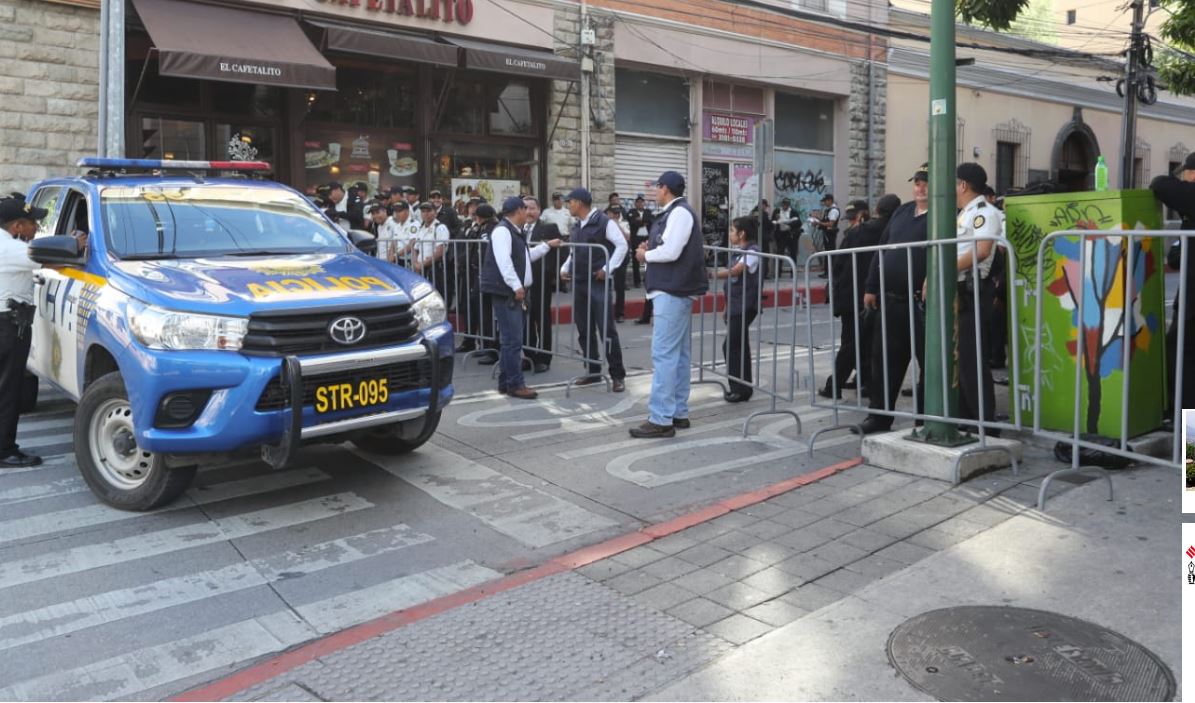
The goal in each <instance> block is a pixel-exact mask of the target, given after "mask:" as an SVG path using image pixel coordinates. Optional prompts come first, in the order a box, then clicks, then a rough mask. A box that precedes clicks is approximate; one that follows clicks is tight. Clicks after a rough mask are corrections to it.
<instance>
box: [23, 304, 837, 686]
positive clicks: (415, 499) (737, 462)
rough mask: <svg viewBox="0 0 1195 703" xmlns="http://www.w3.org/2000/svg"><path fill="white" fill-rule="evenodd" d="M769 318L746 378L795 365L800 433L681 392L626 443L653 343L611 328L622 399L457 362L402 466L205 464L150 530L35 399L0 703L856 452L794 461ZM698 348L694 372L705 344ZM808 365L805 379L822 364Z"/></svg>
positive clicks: (714, 389)
mask: <svg viewBox="0 0 1195 703" xmlns="http://www.w3.org/2000/svg"><path fill="white" fill-rule="evenodd" d="M779 313H780V314H779V315H776V316H774V317H776V318H777V319H778V320H779V322H778V323H777V324H779V325H780V327H779V328H778V329H777V330H774V331H772V332H769V333H767V334H764V335H762V337H763V340H764V341H763V344H762V349H761V351H760V356H761V368H762V369H765V370H766V372H765V373H764V374H763V377H764V378H765V379H766V385H768V386H769V387H771V383H772V381H771V378H772V375H771V367H772V364H773V359H775V360H776V361H775V365H776V369H777V372H776V378H777V384H778V386H777V389H778V391H779V392H780V394H781V395H782V396H783V397H784V398H785V399H787V398H788V397H790V396H791V394H792V393H793V392H794V389H793V386H792V384H791V382H790V381H789V380H788V379H789V378H790V377H789V376H788V371H787V367H786V365H787V364H789V363H795V364H796V365H797V369H798V371H799V374H798V376H797V379H796V384H797V386H798V387H797V388H796V390H795V392H796V394H797V395H796V396H795V399H796V401H797V402H796V403H795V404H791V403H788V402H780V403H778V405H777V407H778V408H781V409H790V408H795V409H797V410H799V411H800V414H801V417H802V428H801V431H800V432H799V433H798V431H797V427H796V422H795V421H794V420H793V419H792V417H791V416H789V415H764V416H761V417H758V418H755V419H753V420H752V421H751V423H750V428H749V430H750V435H751V436H750V438H749V439H746V440H743V439H742V438H741V431H742V425H743V420H744V419H745V418H746V417H747V416H748V415H749V414H751V413H755V412H760V411H767V410H769V409H770V408H771V405H770V402H769V400H770V399H769V398H768V397H767V396H766V394H764V393H757V394H756V397H755V399H753V401H752V402H750V403H747V404H740V405H731V404H727V403H725V402H724V401H723V400H722V398H721V394H722V388H721V386H719V385H715V384H713V383H700V384H697V385H695V386H694V390H693V398H692V418H693V428H692V429H690V430H687V431H684V432H682V433H681V434H680V435H679V436H678V437H677V438H675V439H673V440H654V441H642V440H632V439H631V438H630V437H629V436H628V435H627V432H626V431H627V428H628V427H629V426H631V425H633V424H637V423H638V422H641V421H642V420H643V419H644V418H645V416H646V401H647V395H648V390H649V386H650V375H649V373H648V371H647V369H648V368H649V366H650V327H644V326H637V325H634V324H632V323H631V322H628V323H625V324H623V325H620V332H621V333H622V336H623V346H624V353H625V356H626V363H627V366H628V368H629V370H630V373H631V376H630V378H629V379H628V391H627V393H625V394H611V393H608V392H606V391H605V389H604V388H603V387H601V386H594V387H589V388H584V389H572V390H571V392H570V393H569V397H566V394H565V387H564V384H565V382H566V381H567V380H568V379H569V378H570V377H572V376H574V375H576V374H578V373H580V372H581V366H580V365H579V364H578V363H577V362H565V361H561V360H557V362H556V363H554V365H553V369H552V370H551V371H550V372H549V373H547V374H540V375H530V376H529V377H528V378H529V382H531V383H534V384H536V385H537V386H540V387H541V397H540V399H539V400H538V401H534V402H527V401H516V400H512V399H509V398H505V397H501V396H498V395H497V393H495V392H494V391H493V389H494V388H495V386H496V384H495V382H494V381H493V380H492V379H491V376H490V375H491V373H492V369H491V368H490V367H485V366H478V365H476V363H474V362H473V361H465V360H459V361H458V365H457V369H456V377H455V382H456V386H457V393H458V395H457V399H456V400H455V402H453V403H452V404H451V405H450V406H449V407H448V408H447V409H446V410H445V413H444V417H443V421H442V422H441V425H440V430H439V432H438V433H437V435H436V436H435V438H434V439H433V440H432V442H431V443H429V444H428V445H426V446H425V447H424V448H423V449H421V450H420V451H418V452H417V453H415V454H413V455H410V456H406V457H401V458H390V457H379V456H371V455H368V454H364V453H361V452H358V451H356V450H354V449H353V448H352V446H351V445H337V446H327V445H325V446H316V447H310V448H307V449H305V450H304V451H303V452H302V454H301V455H300V457H299V459H298V460H297V462H296V463H295V465H294V466H293V468H290V469H288V470H286V471H281V472H275V471H271V470H270V469H269V468H268V467H267V466H266V465H265V464H263V463H261V462H258V461H249V462H246V463H240V464H231V465H218V466H204V467H202V468H201V471H200V473H199V475H198V478H197V481H196V485H195V486H194V487H193V488H192V489H191V491H189V492H188V493H187V494H186V495H185V496H184V497H183V498H182V499H180V500H179V501H177V502H176V503H175V504H173V505H170V506H167V507H166V508H163V509H161V510H158V511H155V512H153V513H148V514H133V513H126V512H121V511H118V510H114V509H111V508H108V507H106V506H104V505H102V504H100V503H99V502H98V501H97V500H96V499H95V498H94V497H93V496H92V494H91V493H90V492H89V491H88V490H87V487H86V486H85V484H84V483H83V481H82V479H81V478H80V476H79V474H78V470H77V468H76V466H75V459H74V455H73V453H72V452H73V450H72V446H71V427H72V422H73V411H74V405H73V403H71V402H70V401H69V400H68V399H66V398H64V397H62V396H60V395H57V394H56V393H55V392H54V391H50V390H48V389H43V390H44V392H43V394H42V398H41V402H40V404H39V408H38V410H37V411H36V412H35V413H33V414H30V415H27V416H25V417H23V418H22V421H21V425H20V430H19V437H18V440H19V442H20V444H21V445H22V447H24V448H26V449H29V450H32V451H34V452H37V453H39V454H41V455H42V456H43V457H45V458H46V464H45V465H44V466H42V467H39V468H36V469H31V470H19V471H6V472H4V473H3V474H0V654H2V656H0V700H6V699H18V700H19V699H31V698H42V699H84V700H87V699H116V698H160V697H164V696H167V695H169V694H171V693H176V692H179V691H181V690H183V689H185V688H187V687H189V686H191V685H194V684H196V683H200V682H203V681H206V680H209V679H212V678H215V677H217V676H219V675H221V674H223V673H227V672H229V671H232V670H234V669H236V668H239V667H241V666H243V665H244V664H245V663H247V662H250V661H252V660H254V659H256V658H259V657H262V656H264V655H267V654H270V653H273V652H277V651H280V650H282V649H285V648H288V647H291V646H293V645H295V644H298V643H300V642H303V641H306V640H309V639H312V638H315V637H318V636H320V635H323V634H327V633H331V632H335V631H338V630H341V629H344V628H346V627H349V626H351V625H354V624H357V623H360V622H364V621H366V620H369V619H372V618H374V617H377V616H380V615H382V614H384V613H387V612H391V611H394V610H399V609H403V608H407V607H410V606H414V605H417V604H419V603H423V602H426V601H428V600H431V599H434V598H437V597H440V596H444V595H447V594H450V593H453V592H456V591H459V590H462V589H465V588H468V587H470V586H473V585H476V584H478V583H482V582H484V581H488V580H491V579H494V578H497V577H499V576H501V575H503V574H506V573H510V572H512V571H516V570H518V569H521V568H525V567H527V566H530V565H534V564H538V563H541V562H543V561H545V560H546V559H548V558H550V557H552V556H555V555H558V554H561V553H565V552H568V551H571V550H574V549H577V548H579V547H582V546H585V545H588V544H592V543H595V542H598V541H601V540H603V539H607V538H609V537H612V536H615V535H618V534H622V533H625V532H629V531H633V530H636V529H638V528H640V527H642V526H643V525H644V524H646V523H650V522H655V521H658V520H661V519H665V518H667V517H670V516H673V515H676V514H679V513H683V512H687V511H689V510H691V509H693V508H694V507H697V506H700V505H704V504H706V503H708V502H710V501H713V500H716V499H719V498H723V497H726V496H730V495H735V494H738V493H742V492H744V491H749V490H752V489H755V488H758V487H761V486H764V485H768V484H770V483H773V482H776V481H778V480H781V479H784V478H788V477H791V476H794V475H797V474H800V473H804V472H806V471H809V470H812V469H814V468H819V467H821V466H825V465H827V464H831V463H834V462H837V461H840V460H841V459H843V458H848V457H851V456H855V455H857V453H858V440H857V439H855V438H853V437H852V436H850V435H849V434H842V435H831V436H830V437H827V438H824V439H821V440H819V442H818V451H817V453H816V455H815V457H814V458H813V459H809V458H808V456H807V454H806V453H805V451H804V443H803V438H806V437H808V436H809V435H810V434H811V433H812V432H813V431H814V430H816V429H817V428H819V427H824V426H826V425H827V423H828V422H829V421H830V417H829V412H828V411H826V410H813V409H811V408H809V407H808V404H809V401H808V396H807V395H805V393H806V389H807V386H808V384H807V381H806V378H805V373H804V372H805V371H807V370H808V364H809V356H808V353H807V350H804V349H799V350H798V351H799V352H801V353H799V354H798V355H796V356H795V357H794V355H793V353H792V350H791V340H792V338H793V335H794V334H796V336H797V338H798V339H799V340H802V341H803V340H806V339H808V329H807V327H808V326H807V324H806V322H805V320H804V319H803V317H804V316H803V314H802V315H801V317H800V318H799V319H798V320H797V324H796V326H795V327H794V326H793V322H792V320H793V316H792V314H791V311H790V310H781V311H779ZM814 314H815V330H820V329H828V326H827V321H828V311H827V310H826V308H825V307H824V306H822V307H820V308H817V309H815V310H814ZM766 319H767V320H768V321H769V324H771V323H772V319H771V318H766ZM708 324H709V325H710V326H711V329H710V330H709V331H710V332H711V333H712V324H713V323H712V320H710V321H709V322H708ZM719 331H721V328H719ZM817 334H818V336H819V337H820V336H822V335H823V334H826V333H822V332H818V333H817ZM566 338H567V339H571V338H572V331H571V328H570V329H569V330H567V331H566V330H562V334H561V339H566ZM777 339H778V340H779V341H780V342H781V344H780V345H776V344H774V343H772V342H775V341H776V340H777ZM698 341H700V337H698ZM705 346H707V347H708V351H707V352H706V353H707V355H709V356H707V359H706V362H707V365H708V366H709V367H710V368H711V369H712V367H713V362H712V361H711V360H710V358H711V357H712V356H713V355H714V352H715V350H716V349H718V347H720V340H715V341H711V342H709V343H708V344H707V345H705ZM777 349H779V350H780V352H779V353H777ZM814 353H815V356H814V359H815V362H816V363H817V364H818V367H819V370H818V375H819V378H824V373H825V371H824V369H825V368H828V367H826V366H825V365H826V363H827V362H828V360H829V351H828V350H825V349H820V350H817V349H815V350H814ZM694 355H695V359H696V358H697V357H698V352H697V351H696V350H695V352H694ZM718 356H720V353H719V354H718ZM703 373H704V375H705V377H706V378H707V379H709V378H713V377H712V376H711V374H710V372H709V371H706V372H703ZM696 375H697V374H696V372H695V377H696ZM848 397H849V396H848Z"/></svg>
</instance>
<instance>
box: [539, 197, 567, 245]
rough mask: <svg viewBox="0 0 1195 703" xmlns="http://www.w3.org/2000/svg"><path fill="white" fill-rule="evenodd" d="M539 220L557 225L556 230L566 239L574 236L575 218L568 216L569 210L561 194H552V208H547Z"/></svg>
mask: <svg viewBox="0 0 1195 703" xmlns="http://www.w3.org/2000/svg"><path fill="white" fill-rule="evenodd" d="M539 219H540V220H541V221H543V222H551V223H552V224H554V225H556V229H558V230H560V234H562V235H563V236H565V237H566V238H567V237H568V235H570V234H572V231H573V216H572V215H570V214H568V209H567V208H565V207H564V196H563V195H561V194H560V193H552V207H550V208H545V209H544V211H543V214H541V215H540V216H539Z"/></svg>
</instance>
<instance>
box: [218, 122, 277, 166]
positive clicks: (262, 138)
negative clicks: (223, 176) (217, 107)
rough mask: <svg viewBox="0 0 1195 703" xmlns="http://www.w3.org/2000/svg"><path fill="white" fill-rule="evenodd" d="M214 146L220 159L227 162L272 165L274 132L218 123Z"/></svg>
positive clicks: (266, 128)
mask: <svg viewBox="0 0 1195 703" xmlns="http://www.w3.org/2000/svg"><path fill="white" fill-rule="evenodd" d="M216 146H217V149H218V152H217V153H218V154H220V156H221V157H222V159H227V160H228V161H268V162H270V163H274V156H275V151H274V150H275V145H274V130H273V129H270V128H269V127H256V126H252V125H240V124H229V123H220V124H217V125H216Z"/></svg>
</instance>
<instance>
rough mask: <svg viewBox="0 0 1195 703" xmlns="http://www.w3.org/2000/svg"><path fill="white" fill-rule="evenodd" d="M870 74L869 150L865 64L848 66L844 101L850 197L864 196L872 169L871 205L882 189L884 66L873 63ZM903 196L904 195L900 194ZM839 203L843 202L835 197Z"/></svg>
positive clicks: (886, 89)
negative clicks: (847, 93)
mask: <svg viewBox="0 0 1195 703" xmlns="http://www.w3.org/2000/svg"><path fill="white" fill-rule="evenodd" d="M874 71H875V75H874V89H875V100H874V105H873V109H874V115H873V118H872V128H873V132H872V137H871V147H872V148H871V151H870V154H869V153H868V149H867V93H868V81H867V63H866V62H857V63H854V64H852V65H851V96H850V100H849V101H848V109H849V111H850V115H849V118H848V126H849V129H850V139H849V142H850V153H849V158H850V166H849V171H848V173H849V181H850V198H849V199H854V198H866V197H867V172H868V169H870V170H871V171H872V174H873V176H872V178H873V180H872V187H873V190H872V193H871V201H870V202H869V204H870V205H871V206H872V207H875V201H876V200H878V199H879V197H880V196H881V195H883V194H884V192H885V189H884V186H885V177H886V175H887V174H886V172H885V164H884V162H885V158H884V155H885V154H886V153H887V152H886V148H885V142H884V140H885V136H886V134H887V129H886V125H887V118H886V116H887V112H888V69H887V67H886V66H885V65H883V64H879V63H877V64H876V66H875V69H874ZM899 195H901V198H902V199H904V194H903V193H901V194H899ZM839 202H840V203H841V202H846V200H844V199H843V198H841V197H840V198H839Z"/></svg>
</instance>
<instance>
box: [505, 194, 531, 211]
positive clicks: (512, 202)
mask: <svg viewBox="0 0 1195 703" xmlns="http://www.w3.org/2000/svg"><path fill="white" fill-rule="evenodd" d="M525 207H527V203H525V202H523V198H521V197H520V196H518V195H512V196H510V197H509V198H507V199H506V200H503V201H502V214H503V215H505V214H507V213H509V212H514V211H515V210H521V209H523V208H525Z"/></svg>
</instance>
